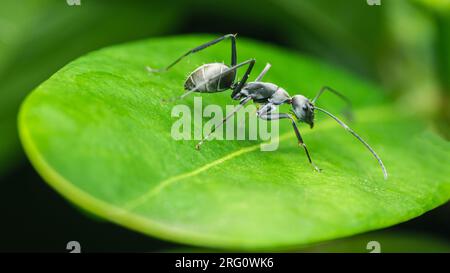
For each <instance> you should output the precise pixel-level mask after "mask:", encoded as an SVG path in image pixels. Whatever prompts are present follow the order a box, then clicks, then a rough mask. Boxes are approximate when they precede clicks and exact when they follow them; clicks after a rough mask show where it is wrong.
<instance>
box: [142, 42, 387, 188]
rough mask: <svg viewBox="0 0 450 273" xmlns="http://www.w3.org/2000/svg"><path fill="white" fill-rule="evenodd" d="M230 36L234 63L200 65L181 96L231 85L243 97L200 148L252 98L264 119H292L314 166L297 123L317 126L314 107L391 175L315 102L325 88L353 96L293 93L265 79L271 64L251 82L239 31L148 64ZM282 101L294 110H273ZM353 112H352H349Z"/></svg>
mask: <svg viewBox="0 0 450 273" xmlns="http://www.w3.org/2000/svg"><path fill="white" fill-rule="evenodd" d="M226 39H230V40H231V65H230V66H228V65H226V64H223V63H208V64H204V65H201V66H200V67H198V68H197V69H195V70H194V71H193V72H192V73H191V74H189V76H188V78H187V79H186V82H185V83H184V88H185V90H186V92H185V93H184V94H183V95H182V96H181V97H179V98H177V99H182V98H184V97H186V96H187V95H189V94H190V93H193V92H199V93H217V92H222V91H226V90H228V89H231V90H232V93H231V98H232V99H233V100H239V105H238V107H236V108H235V109H234V111H233V112H232V113H230V114H229V115H228V116H226V117H225V118H224V119H223V121H222V123H221V124H219V125H218V126H216V127H215V128H213V129H212V130H211V132H210V133H209V134H208V135H207V136H206V137H205V138H204V139H202V140H201V141H200V142H199V143H198V144H197V145H196V148H197V149H198V150H199V149H200V146H201V145H202V144H203V143H204V142H205V141H206V140H207V139H208V138H209V137H210V136H211V134H212V133H214V131H215V130H216V129H217V128H219V127H220V126H222V125H223V124H224V123H225V122H226V121H227V120H228V119H229V118H231V117H232V116H233V115H234V114H235V113H236V112H237V111H239V110H240V109H241V108H242V107H243V106H244V105H245V104H246V103H248V102H249V101H250V100H253V102H256V103H260V104H262V107H261V108H259V110H258V111H257V115H258V117H259V118H261V119H264V120H279V119H288V120H290V121H291V123H292V126H293V128H294V132H295V135H296V136H297V139H298V143H299V145H301V146H302V147H303V148H304V150H305V153H306V156H307V157H308V160H309V163H311V165H312V166H313V167H314V169H315V170H316V171H318V172H320V169H319V168H318V167H317V166H316V165H315V164H314V163H313V161H312V159H311V156H310V153H309V151H308V148H307V147H306V144H305V143H304V141H303V139H302V136H301V134H300V131H299V129H298V127H297V124H296V120H295V119H297V120H298V121H299V122H304V123H307V124H309V126H310V127H311V128H313V126H314V110H317V111H320V112H323V113H325V114H326V115H328V116H330V117H331V118H333V119H334V120H335V121H336V122H337V123H338V124H339V125H341V126H342V127H343V128H344V129H345V130H347V131H348V132H349V133H351V134H352V135H353V136H354V137H356V138H357V139H358V140H359V141H360V142H361V143H362V144H363V145H364V146H365V147H366V148H367V149H368V150H369V151H370V152H371V153H372V154H373V156H374V157H375V158H376V159H377V161H378V163H379V164H380V166H381V169H382V171H383V174H384V178H385V179H387V177H388V174H387V171H386V168H385V166H384V164H383V162H382V161H381V158H380V157H379V156H378V155H377V154H376V153H375V151H374V150H373V149H372V147H370V146H369V144H368V143H367V142H366V141H364V140H363V139H362V138H361V137H360V136H359V135H358V134H356V133H355V132H354V131H353V130H352V129H351V128H350V127H348V126H347V125H346V124H345V123H344V122H342V121H341V120H340V119H338V118H337V117H336V116H335V115H333V114H331V113H330V112H328V111H326V110H325V109H322V108H319V107H317V106H315V102H316V101H317V100H318V99H319V97H320V96H321V95H322V94H323V93H324V92H325V91H328V92H330V93H333V94H335V95H337V96H338V97H339V98H341V99H343V100H344V101H345V102H346V103H347V107H351V103H350V100H349V99H348V98H346V97H345V96H344V95H342V94H341V93H339V92H337V91H336V90H334V89H332V88H330V87H326V86H325V87H323V88H322V89H321V90H320V91H319V92H318V93H317V95H316V96H315V97H314V99H312V100H309V99H308V98H306V97H305V96H302V95H295V96H292V97H291V96H290V95H289V94H288V92H286V90H284V89H283V88H281V87H279V86H277V85H275V84H273V83H269V82H262V81H261V80H262V79H263V77H264V75H265V74H266V73H267V71H269V69H270V67H271V65H270V64H267V65H266V66H265V68H264V69H263V71H262V72H261V73H260V74H259V75H258V77H256V79H255V81H252V82H247V80H248V77H249V75H250V73H251V71H252V69H253V66H254V65H255V62H256V61H255V59H249V60H246V61H244V62H241V63H239V64H238V63H237V52H236V35H235V34H227V35H224V36H222V37H219V38H217V39H215V40H212V41H210V42H208V43H205V44H202V45H200V46H198V47H196V48H193V49H191V50H189V51H188V52H187V53H185V54H184V55H182V56H181V57H179V58H178V59H176V60H175V61H174V62H173V63H171V64H170V65H169V66H167V67H165V68H162V69H152V68H150V67H147V70H148V71H149V72H152V73H154V72H163V71H167V70H169V69H170V68H171V67H173V66H174V65H175V64H177V63H178V62H179V61H181V60H182V59H183V58H184V57H187V56H188V55H190V54H192V53H195V52H198V51H201V50H203V49H205V48H207V47H209V46H212V45H215V44H217V43H219V42H221V41H224V40H226ZM244 66H247V70H246V71H245V73H244V75H243V76H242V78H241V79H240V80H236V77H237V73H236V70H237V69H238V68H241V67H244ZM281 104H290V105H291V106H292V110H291V113H289V114H288V113H272V111H274V110H275V109H276V107H278V106H279V105H281ZM347 113H349V112H347Z"/></svg>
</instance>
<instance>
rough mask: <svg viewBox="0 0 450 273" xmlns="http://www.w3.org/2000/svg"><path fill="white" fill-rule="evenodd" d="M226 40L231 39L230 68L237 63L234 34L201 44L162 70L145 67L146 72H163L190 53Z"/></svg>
mask: <svg viewBox="0 0 450 273" xmlns="http://www.w3.org/2000/svg"><path fill="white" fill-rule="evenodd" d="M227 38H230V39H231V66H235V65H236V63H237V51H236V34H227V35H224V36H222V37H219V38H217V39H215V40H212V41H210V42H207V43H205V44H202V45H200V46H198V47H196V48H193V49H191V50H189V51H188V52H186V53H185V54H183V55H182V56H181V57H179V58H178V59H176V60H175V61H174V62H173V63H171V64H170V65H168V66H167V67H164V68H160V69H153V68H151V67H148V66H147V70H148V71H149V72H151V73H154V72H164V71H167V70H169V69H170V68H171V67H172V66H174V65H176V64H177V63H178V62H179V61H181V60H182V59H183V58H184V57H187V56H188V55H190V54H192V53H196V52H199V51H201V50H203V49H205V48H207V47H209V46H212V45H215V44H217V43H219V42H221V41H223V40H225V39H227Z"/></svg>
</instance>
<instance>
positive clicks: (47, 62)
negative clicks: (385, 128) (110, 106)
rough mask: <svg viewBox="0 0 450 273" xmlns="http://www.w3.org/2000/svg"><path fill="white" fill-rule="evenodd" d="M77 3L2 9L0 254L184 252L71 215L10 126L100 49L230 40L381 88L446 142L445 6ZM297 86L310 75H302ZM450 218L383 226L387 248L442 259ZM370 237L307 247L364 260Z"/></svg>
mask: <svg viewBox="0 0 450 273" xmlns="http://www.w3.org/2000/svg"><path fill="white" fill-rule="evenodd" d="M74 2H77V1H74V0H71V1H66V0H23V1H13V0H2V2H1V8H0V132H1V134H0V187H1V190H0V208H1V212H2V218H3V221H2V225H1V227H0V251H65V245H66V243H67V242H68V241H71V240H77V241H80V243H81V244H82V246H83V249H84V250H86V251H170V250H173V249H181V248H183V246H180V245H175V244H171V243H167V242H163V241H160V240H156V239H152V238H148V237H145V236H143V235H140V234H137V233H134V232H131V231H128V230H125V229H123V228H121V227H118V226H115V225H112V224H110V223H107V222H103V221H101V220H98V219H94V218H92V217H90V216H88V215H86V214H84V213H82V212H81V213H80V211H78V210H77V209H76V208H74V207H72V206H71V205H70V204H68V203H67V202H66V201H65V200H63V199H62V198H61V197H60V196H59V195H57V194H56V193H55V192H53V190H51V189H50V188H49V187H48V186H47V185H46V184H45V183H43V182H42V180H41V178H40V177H39V176H38V175H37V174H36V173H35V171H34V170H33V168H32V167H31V165H30V164H29V163H28V161H27V159H26V158H25V156H24V153H23V151H22V149H21V146H20V143H19V140H18V137H17V128H16V119H17V112H18V109H19V107H20V104H21V101H22V100H23V99H24V98H25V96H26V95H27V94H28V93H29V92H30V91H31V90H33V88H34V87H36V86H37V85H38V84H39V83H41V82H43V81H44V80H46V79H47V78H48V77H50V76H51V75H52V74H53V73H54V72H56V71H57V70H58V69H60V68H61V67H63V66H64V65H65V64H66V63H68V62H70V61H71V60H73V59H75V58H77V57H78V56H80V55H82V54H85V53H87V52H89V51H92V50H96V49H99V48H102V47H104V46H108V45H113V44H117V43H122V42H127V41H132V40H136V39H144V38H150V37H153V36H165V35H176V34H182V33H213V34H218V35H219V34H224V33H238V34H239V35H240V36H245V37H251V38H255V39H259V40H263V41H266V42H270V43H273V44H277V45H280V46H283V47H286V48H291V49H294V50H297V51H299V52H301V53H304V54H308V55H311V56H315V57H317V58H319V59H322V60H323V61H325V62H328V63H332V64H334V65H336V66H338V67H341V68H343V69H346V70H348V71H351V72H352V73H354V74H356V75H359V76H360V77H361V78H364V79H366V80H367V81H370V82H373V83H375V84H378V85H381V86H383V87H384V90H386V92H387V93H386V96H388V97H390V98H391V99H392V101H393V102H394V103H396V104H397V105H398V106H399V107H400V108H402V109H403V110H405V111H409V112H414V113H415V114H417V115H419V116H421V117H423V118H424V119H426V120H427V121H429V126H430V128H432V129H433V130H435V131H436V132H438V133H439V134H440V135H442V136H443V137H444V138H446V139H449V138H450V107H449V93H450V77H449V76H450V52H449V51H450V1H449V0H440V1H439V0H394V1H392V0H391V1H387V0H381V5H380V6H369V5H368V4H367V2H366V0H347V1H333V0H246V1H238V0H216V1H208V0H195V1H181V0H179V1H177V0H172V1H162V0H154V1H115V0H80V4H81V5H69V4H68V3H74ZM238 42H239V41H238ZM224 58H226V56H224ZM206 61H207V60H205V62H206ZM299 80H303V81H307V80H308V79H306V78H305V79H303V78H302V77H301V75H299ZM449 213H450V206H449V205H448V204H447V205H446V206H443V207H440V208H438V209H435V210H433V211H431V212H429V213H427V214H426V215H424V216H422V217H419V218H417V219H415V220H413V221H410V222H407V223H404V224H401V225H398V226H396V227H393V228H390V229H387V230H384V231H383V237H382V238H383V242H384V241H386V243H385V245H388V246H389V248H387V249H385V251H419V252H420V251H447V252H448V251H450V250H449V249H450V218H449V217H448V215H449ZM411 234H413V235H411ZM377 236H379V234H378V233H377V234H373V235H372V233H369V234H366V235H364V237H361V236H359V237H356V238H354V239H352V238H350V239H346V241H344V242H345V243H342V242H343V241H338V242H336V243H334V242H331V243H327V244H326V245H325V246H324V247H321V246H319V247H316V248H313V249H309V250H307V251H334V250H336V251H344V252H346V251H347V252H349V251H357V252H368V251H367V250H366V249H365V244H364V240H366V239H367V241H369V240H371V239H370V238H371V237H373V238H374V239H373V240H375V239H376V238H378V237H377ZM361 238H364V239H363V240H362V239H361ZM421 238H422V239H421ZM427 238H433V239H427ZM411 241H415V242H416V243H415V244H411V243H408V242H411Z"/></svg>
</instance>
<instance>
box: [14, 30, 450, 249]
mask: <svg viewBox="0 0 450 273" xmlns="http://www.w3.org/2000/svg"><path fill="white" fill-rule="evenodd" d="M211 38H212V37H211V36H182V37H172V38H162V39H151V40H147V41H141V42H135V43H130V44H125V45H121V46H115V47H111V48H107V49H103V50H100V51H96V52H93V53H91V54H89V55H87V56H84V57H81V58H79V59H78V60H76V61H74V62H72V63H70V64H68V65H66V66H65V67H64V68H63V69H61V70H60V71H59V72H57V73H56V74H55V75H53V76H52V77H51V78H50V79H49V80H48V81H46V82H45V83H43V84H42V85H40V86H39V87H38V88H37V89H36V90H35V91H34V92H33V93H32V94H31V95H30V96H29V97H28V98H27V99H26V101H25V103H24V104H23V106H22V108H21V112H20V116H19V128H20V135H21V140H22V143H23V145H24V147H25V150H26V152H27V154H28V156H29V158H30V159H31V161H32V163H33V164H34V166H35V167H36V169H37V170H38V171H39V173H40V174H41V175H42V176H43V177H44V178H45V180H46V181H47V182H48V183H49V184H50V185H51V186H52V187H54V188H55V189H56V190H57V191H58V192H59V193H61V194H62V195H63V196H65V197H66V198H67V199H69V200H70V201H71V202H73V203H75V204H77V205H79V206H81V207H82V208H83V209H86V210H88V211H90V212H92V213H94V214H96V215H98V216H101V217H103V218H106V219H108V220H110V221H112V222H115V223H117V224H120V225H123V226H125V227H128V228H131V229H134V230H137V231H139V232H143V233H146V234H149V235H152V236H156V237H160V238H164V239H167V240H172V241H176V242H182V243H188V244H193V245H197V246H206V247H216V248H228V249H280V248H289V247H295V246H298V245H303V244H308V243H314V242H319V241H323V240H329V239H334V238H339V237H344V236H348V235H352V234H357V233H361V232H365V231H369V230H374V229H379V228H383V227H387V226H391V225H394V224H397V223H399V222H402V221H406V220H408V219H411V218H414V217H417V216H419V215H421V214H422V213H424V212H426V211H428V210H431V209H433V208H435V207H436V206H438V205H441V204H443V203H445V202H446V201H448V200H449V198H450V181H449V177H450V170H449V167H448V166H449V165H450V153H449V152H450V145H449V143H448V142H447V141H445V140H443V139H441V138H440V137H439V136H437V135H435V134H434V133H432V132H430V131H427V130H426V125H425V124H424V123H423V122H422V121H420V120H418V119H416V118H414V117H412V116H409V115H406V114H404V113H401V112H400V111H398V110H395V109H393V108H392V107H391V106H389V103H388V102H387V100H386V99H385V98H384V97H383V95H382V90H379V89H378V88H376V87H374V86H373V85H371V84H368V83H366V82H364V81H361V80H359V79H357V78H355V77H353V76H351V75H349V74H348V73H346V72H343V71H340V70H338V69H336V68H333V67H330V66H328V65H326V64H323V63H320V62H318V61H315V60H313V59H310V58H308V57H306V56H301V55H298V54H295V53H292V52H289V51H287V50H283V49H280V48H277V47H274V46H270V45H265V44H262V43H257V42H254V41H250V40H247V39H239V41H238V57H239V59H240V60H241V61H243V60H246V59H248V58H251V57H255V58H256V59H257V65H256V66H255V70H254V71H255V72H253V74H252V76H251V78H254V77H256V75H257V73H258V72H259V71H261V69H262V68H263V67H264V65H265V63H266V62H270V63H271V64H272V65H273V66H272V69H271V70H270V71H269V73H268V74H267V76H266V78H265V80H266V81H269V82H274V83H277V84H278V85H280V86H282V87H283V88H285V89H286V90H288V92H290V94H291V95H293V94H304V95H306V96H308V97H312V96H313V95H314V94H315V93H316V92H317V91H318V90H319V89H320V87H321V86H323V85H329V86H333V87H334V88H336V89H338V90H340V91H341V92H343V93H345V94H346V95H347V96H349V97H350V98H351V99H352V100H353V102H354V105H355V108H356V112H355V122H354V123H352V124H351V126H352V127H353V128H354V129H355V130H356V131H357V132H359V134H360V135H361V136H362V137H364V138H365V139H366V140H367V141H368V142H369V143H370V144H371V145H372V146H373V148H374V149H375V150H376V151H377V152H378V153H379V155H380V156H381V157H382V159H383V160H384V162H385V164H386V166H387V169H388V171H389V173H390V177H389V179H388V180H384V179H383V175H382V173H381V170H380V168H379V166H378V165H377V162H376V160H375V159H374V158H373V157H372V156H371V155H370V154H369V153H368V152H367V150H366V149H365V148H364V147H363V146H362V145H360V143H359V142H358V141H357V140H356V139H354V138H353V137H352V136H351V135H350V134H348V133H346V131H345V130H343V129H342V128H341V127H339V126H338V124H337V123H335V122H334V121H333V120H330V119H328V118H327V117H325V116H323V115H320V114H318V115H317V122H316V125H315V128H314V130H310V129H309V127H307V126H301V127H300V130H301V131H302V134H303V136H304V140H305V142H306V143H307V144H308V146H309V148H310V151H311V153H312V157H313V159H315V161H316V163H317V165H319V166H320V167H321V168H323V172H322V173H316V172H314V171H313V170H312V168H311V166H310V165H309V164H308V162H307V160H306V157H305V155H304V152H303V150H302V149H301V148H299V147H298V145H297V141H296V138H295V134H294V132H293V131H292V128H291V127H290V124H289V122H286V123H283V122H282V123H280V140H281V141H280V145H279V149H278V150H276V151H274V152H262V151H260V143H261V141H209V142H207V143H206V144H205V145H204V147H203V148H202V150H201V151H197V150H195V148H194V146H195V144H196V143H197V141H195V140H192V141H175V140H174V139H172V137H171V134H170V132H171V126H172V124H173V123H174V122H175V121H176V120H177V119H176V118H172V117H171V109H172V107H173V106H174V105H175V103H174V104H171V103H162V102H161V100H162V99H166V98H171V97H174V96H177V95H178V96H179V95H180V94H182V92H183V82H184V80H185V77H186V75H187V73H188V72H189V71H192V70H194V69H195V68H196V67H197V66H198V65H200V64H202V63H206V62H213V61H222V60H225V61H228V60H229V44H220V45H217V46H214V47H211V48H208V49H207V50H204V51H202V52H200V53H197V54H195V55H192V56H190V57H189V58H188V59H186V60H183V61H182V62H181V63H180V64H179V65H177V66H176V67H174V68H173V70H171V71H170V72H167V73H163V74H152V75H149V74H148V73H147V72H146V70H145V66H146V65H149V66H151V67H161V66H164V65H167V64H168V63H169V62H171V61H173V60H174V59H175V58H177V57H179V56H180V55H181V54H182V53H184V52H186V51H187V50H188V49H190V48H192V47H194V46H197V45H199V44H201V43H204V42H206V41H208V40H210V39H211ZM196 96H197V95H196ZM202 96H203V99H204V100H203V103H204V104H218V105H221V106H222V107H225V105H227V104H235V102H233V101H231V100H230V92H229V91H227V92H223V93H217V94H205V95H202ZM193 98H194V96H191V97H188V98H186V99H185V100H184V101H181V102H179V103H181V104H185V105H187V106H189V107H190V108H191V109H192V108H193ZM318 105H319V106H322V107H324V108H327V109H329V110H330V111H334V112H336V111H337V110H338V109H339V108H340V107H341V106H342V104H341V103H340V102H338V101H337V100H336V99H335V98H333V97H332V96H331V95H324V97H323V100H322V98H321V100H320V101H319V102H318ZM288 109H289V108H288V107H287V106H286V107H282V110H283V111H288ZM206 120H207V119H205V120H204V121H206Z"/></svg>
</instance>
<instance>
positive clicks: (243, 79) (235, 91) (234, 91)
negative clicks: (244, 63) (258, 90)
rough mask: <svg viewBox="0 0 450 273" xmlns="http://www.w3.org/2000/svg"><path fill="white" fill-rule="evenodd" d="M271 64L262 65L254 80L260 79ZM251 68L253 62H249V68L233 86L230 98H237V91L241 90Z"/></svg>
mask: <svg viewBox="0 0 450 273" xmlns="http://www.w3.org/2000/svg"><path fill="white" fill-rule="evenodd" d="M271 66H272V65H271V64H269V63H267V64H266V66H265V67H264V69H263V71H262V72H261V73H260V74H259V76H258V77H257V78H256V80H255V82H259V81H261V79H262V78H263V77H264V75H265V74H266V73H267V71H269V69H270V67H271ZM252 69H253V64H251V65H250V66H249V68H248V69H247V71H246V72H245V74H244V76H243V77H242V80H241V81H240V82H239V84H238V85H237V86H236V87H235V88H233V93H231V98H232V99H238V98H239V96H236V95H237V94H239V92H241V90H242V88H243V87H244V85H245V83H246V82H247V80H248V76H249V75H250V72H251V71H252Z"/></svg>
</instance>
